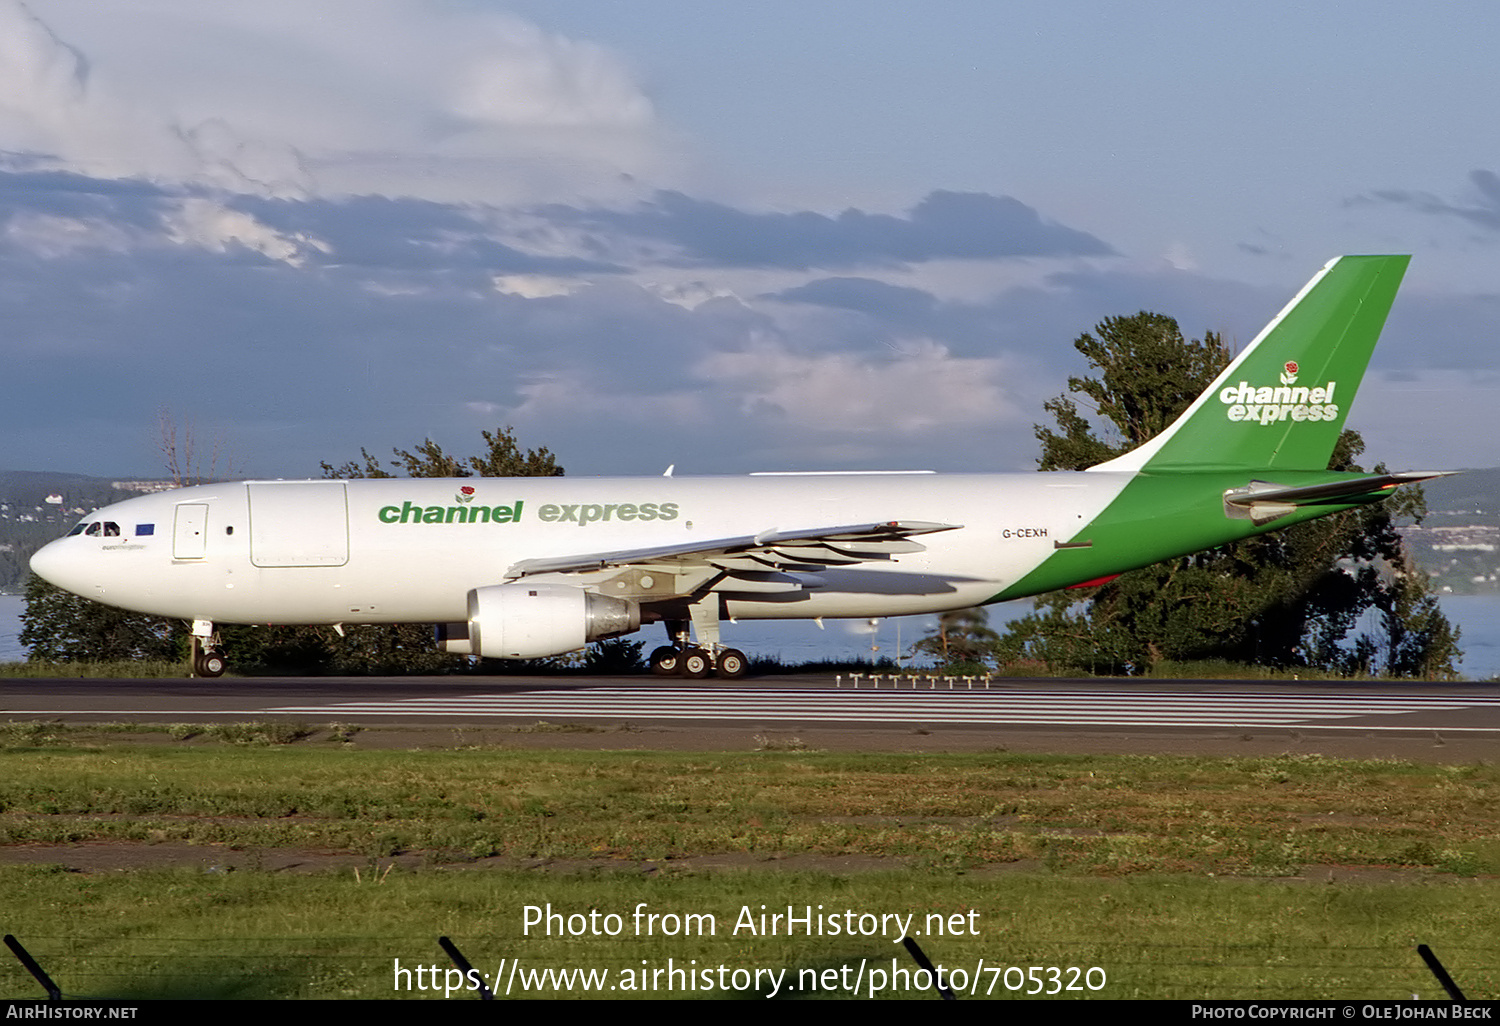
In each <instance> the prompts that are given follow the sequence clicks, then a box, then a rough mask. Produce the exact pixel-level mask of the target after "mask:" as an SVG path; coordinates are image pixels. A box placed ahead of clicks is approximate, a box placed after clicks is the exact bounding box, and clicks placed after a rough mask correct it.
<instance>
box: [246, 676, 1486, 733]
mask: <svg viewBox="0 0 1500 1026" xmlns="http://www.w3.org/2000/svg"><path fill="white" fill-rule="evenodd" d="M1478 707H1486V708H1488V709H1492V710H1493V709H1497V708H1500V699H1486V698H1474V699H1469V698H1464V697H1455V696H1449V695H1445V696H1432V697H1422V696H1417V697H1409V698H1408V697H1403V696H1392V695H1370V694H1358V695H1355V694H1351V695H1347V696H1346V695H1288V696H1284V697H1283V696H1275V695H1264V694H1250V693H1220V694H1210V695H1201V694H1199V695H1191V694H1182V693H1174V692H1135V691H1130V692H1127V691H1120V692H1108V691H1087V692H1068V691H1057V692H1049V691H1010V690H1001V689H993V690H988V691H986V690H977V691H969V690H954V691H946V690H937V691H930V690H905V691H896V690H889V689H888V690H884V691H876V690H873V689H862V690H857V691H856V690H853V689H845V690H833V691H830V690H827V689H809V690H768V689H736V688H712V687H705V688H671V689H654V688H653V689H647V688H589V689H581V690H577V691H566V692H556V691H539V692H516V693H509V694H503V695H472V696H466V697H450V698H418V699H406V700H402V701H396V702H339V703H332V704H328V705H317V706H285V707H279V708H275V709H270V710H268V711H269V712H274V713H279V714H287V715H304V716H327V717H339V716H354V715H359V716H396V717H400V716H466V717H469V716H472V717H505V718H534V717H560V716H561V717H569V716H571V717H607V718H612V719H621V720H630V719H632V718H635V719H658V720H740V721H747V722H753V723H764V722H767V721H795V722H836V721H843V722H854V723H954V724H963V723H969V724H977V725H984V724H1048V723H1050V724H1060V725H1088V726H1110V725H1120V726H1148V725H1149V726H1168V727H1170V726H1183V727H1187V726H1192V727H1214V726H1222V727H1248V726H1259V727H1265V726H1285V727H1296V726H1308V725H1313V724H1319V725H1334V724H1336V721H1341V720H1348V719H1351V718H1354V717H1372V716H1375V717H1380V716H1391V715H1400V714H1404V713H1427V714H1431V713H1433V712H1441V711H1459V710H1467V709H1475V708H1478ZM1454 719H1455V721H1457V722H1456V723H1455V725H1453V726H1445V727H1443V729H1445V730H1460V731H1466V730H1474V731H1483V730H1490V729H1496V728H1484V727H1472V726H1465V725H1462V719H1463V717H1462V716H1457V717H1454ZM1357 729H1364V730H1372V729H1387V730H1399V729H1413V728H1412V727H1411V726H1402V725H1399V724H1386V725H1369V724H1361V725H1359V726H1358V727H1357Z"/></svg>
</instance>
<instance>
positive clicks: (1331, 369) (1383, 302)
mask: <svg viewBox="0 0 1500 1026" xmlns="http://www.w3.org/2000/svg"><path fill="white" fill-rule="evenodd" d="M1410 259H1411V258H1410V257H1407V256H1344V257H1338V258H1336V259H1334V260H1331V261H1329V262H1328V264H1327V266H1325V267H1324V268H1323V270H1322V271H1321V272H1319V273H1318V275H1317V277H1315V278H1313V280H1312V281H1310V282H1308V283H1307V285H1306V286H1305V287H1304V288H1303V289H1302V291H1301V292H1299V293H1298V294H1297V296H1296V298H1294V299H1293V300H1292V301H1291V302H1290V303H1288V304H1287V306H1286V309H1284V310H1282V311H1281V313H1279V314H1277V315H1276V319H1275V320H1273V321H1272V322H1271V323H1270V324H1268V325H1266V327H1265V329H1264V330H1263V331H1262V332H1261V333H1260V334H1259V335H1257V336H1256V337H1255V340H1254V341H1253V342H1251V343H1250V345H1249V346H1247V347H1246V348H1245V351H1244V352H1242V353H1241V354H1240V355H1239V357H1238V358H1237V359H1236V360H1235V361H1234V362H1233V363H1231V364H1230V365H1229V366H1228V367H1227V368H1226V369H1225V370H1224V373H1223V374H1220V375H1219V377H1218V378H1217V379H1216V380H1215V381H1214V383H1213V384H1212V385H1210V386H1209V387H1208V390H1207V391H1205V392H1204V393H1203V394H1202V395H1200V396H1199V397H1198V398H1197V399H1196V400H1195V401H1194V402H1193V405H1191V406H1189V407H1188V408H1187V410H1186V411H1185V412H1184V413H1183V414H1182V416H1180V417H1178V418H1177V419H1176V420H1175V421H1173V422H1172V425H1171V426H1170V427H1168V428H1167V430H1165V431H1163V432H1162V433H1161V434H1159V435H1157V436H1156V437H1155V438H1153V439H1151V440H1150V441H1148V442H1146V443H1145V444H1144V445H1141V446H1139V447H1137V448H1135V449H1133V450H1131V451H1130V452H1127V453H1125V454H1124V455H1122V456H1118V457H1116V458H1115V459H1112V460H1110V461H1109V462H1107V463H1101V464H1099V465H1098V466H1097V467H1092V468H1090V469H1092V470H1114V471H1130V470H1187V469H1209V468H1216V469H1217V468H1229V467H1253V468H1257V469H1259V468H1275V469H1281V470H1325V469H1327V467H1328V459H1329V457H1330V456H1331V455H1332V453H1333V446H1334V443H1335V442H1337V441H1338V437H1339V433H1340V432H1341V431H1343V429H1344V419H1345V418H1346V417H1347V416H1348V412H1349V406H1350V405H1351V404H1352V403H1353V401H1354V392H1355V390H1356V389H1357V388H1358V387H1359V382H1360V379H1361V378H1363V377H1364V373H1365V367H1366V365H1367V364H1368V363H1369V362H1370V354H1371V353H1372V352H1373V351H1374V349H1375V343H1376V341H1377V340H1378V339H1379V338H1380V329H1381V328H1382V327H1383V326H1384V325H1385V318H1386V314H1388V313H1389V312H1390V309H1391V303H1392V302H1393V301H1394V300H1395V298H1396V289H1397V288H1398V287H1399V286H1400V284H1401V278H1402V275H1404V274H1405V273H1406V265H1407V263H1408V261H1410Z"/></svg>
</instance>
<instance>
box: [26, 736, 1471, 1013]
mask: <svg viewBox="0 0 1500 1026" xmlns="http://www.w3.org/2000/svg"><path fill="white" fill-rule="evenodd" d="M544 729H559V728H556V727H547V728H544ZM374 733H378V731H365V732H361V733H360V734H358V735H357V736H356V735H354V733H353V732H352V731H351V729H350V728H348V727H342V726H338V725H335V726H334V727H333V728H331V729H329V728H320V729H312V728H280V732H277V731H271V730H269V728H268V727H267V725H265V724H241V725H228V726H223V725H220V726H214V727H209V726H203V725H190V724H174V725H157V726H142V725H139V724H114V725H108V724H106V725H101V726H89V727H72V726H64V725H61V724H48V723H29V724H27V723H23V724H12V725H8V726H7V727H6V728H5V729H4V730H3V731H0V843H9V844H17V843H24V842H63V843H66V844H85V843H88V842H92V841H115V842H119V841H135V842H139V843H141V844H142V845H150V844H152V843H160V842H179V843H181V842H186V843H190V844H196V845H200V846H201V847H202V850H203V852H204V856H205V857H204V864H205V865H206V866H209V867H210V868H211V870H212V871H203V870H198V871H188V870H159V869H151V870H133V871H119V872H100V873H78V872H71V871H66V870H64V869H62V868H61V867H59V866H31V867H26V866H3V867H0V895H3V896H4V900H3V902H0V908H3V909H4V922H3V924H0V928H3V930H4V931H5V932H10V933H14V934H16V935H17V936H18V937H19V938H20V939H21V941H22V943H24V944H26V945H27V947H28V948H29V949H30V950H31V951H32V953H33V954H35V955H36V956H37V957H38V959H39V960H40V961H41V962H42V964H43V966H44V967H45V968H47V969H48V971H49V972H51V973H52V974H53V975H54V977H55V978H57V979H58V980H59V982H60V983H61V984H62V986H63V987H64V989H65V991H67V992H68V993H70V994H74V995H85V994H86V995H93V996H121V997H146V996H167V995H176V996H260V997H273V996H287V997H289V996H296V997H325V998H338V997H390V996H408V997H430V996H432V995H431V993H430V992H427V991H413V992H411V993H405V994H402V995H393V990H392V985H393V980H394V977H393V968H394V964H393V959H395V958H400V959H401V960H402V964H403V965H406V966H415V965H418V964H420V965H424V966H425V965H440V966H446V959H445V958H444V957H443V956H442V954H441V953H440V952H439V951H438V950H437V947H436V938H437V937H438V936H439V935H445V934H446V935H449V936H452V937H453V938H454V939H455V940H456V941H457V942H458V943H459V944H460V946H461V947H462V948H463V949H464V951H465V952H466V953H467V954H468V955H469V957H470V958H471V959H472V960H473V961H474V962H475V963H476V965H477V966H478V967H479V968H480V969H482V970H483V971H485V972H487V973H489V972H493V971H494V970H495V967H496V966H497V965H499V960H500V959H502V958H517V957H519V958H522V959H524V960H525V962H524V964H525V965H527V966H529V967H532V968H538V969H540V968H554V969H561V968H596V969H604V970H608V971H609V972H610V973H611V974H613V975H612V979H613V980H614V981H615V982H616V983H618V982H619V981H620V979H622V978H623V974H624V973H625V971H626V970H632V971H634V970H637V969H639V968H641V967H642V964H643V960H644V964H645V966H646V967H647V968H651V969H653V970H654V969H656V968H662V967H665V965H666V962H667V959H669V958H670V959H673V960H674V964H675V965H676V966H678V967H681V966H682V965H684V964H688V963H689V962H690V961H691V960H692V959H697V960H698V964H699V965H712V966H718V965H721V964H722V965H725V966H729V967H748V968H750V969H755V968H769V969H789V970H803V969H817V970H827V969H830V968H833V969H837V968H838V967H841V966H844V965H849V966H855V965H858V964H859V962H860V960H861V959H863V960H865V962H864V964H865V966H866V968H867V969H868V968H870V967H873V966H883V967H884V968H885V969H887V970H889V969H891V968H892V963H891V959H892V958H893V957H894V958H896V965H897V966H900V967H905V968H907V969H910V968H912V966H911V964H910V963H909V962H908V961H907V960H906V958H905V956H904V954H903V953H902V952H901V950H900V949H899V948H897V947H895V946H893V945H892V944H891V943H890V942H891V940H892V939H893V938H891V937H888V936H887V937H854V938H850V937H844V936H840V937H830V936H810V937H809V936H803V935H801V934H800V933H799V934H798V935H797V936H795V937H791V938H788V937H785V936H778V937H774V938H772V937H763V936H759V935H757V934H750V933H746V932H744V931H742V932H741V933H740V934H739V935H735V934H734V933H733V932H732V929H731V928H732V927H733V925H734V923H735V921H736V920H737V919H738V917H739V916H740V914H741V911H742V910H743V909H745V908H749V909H750V910H751V911H752V913H754V914H757V915H758V914H759V911H760V906H761V905H762V904H764V905H766V906H767V910H768V911H777V910H784V909H785V906H787V905H789V904H790V905H793V906H796V907H798V908H799V909H800V908H803V907H805V906H808V905H811V906H813V907H814V909H816V907H817V906H818V905H820V904H821V905H823V906H825V909H826V910H834V911H837V910H843V909H846V908H847V909H855V910H857V911H863V912H872V913H895V914H901V915H906V914H913V915H916V916H917V917H918V920H917V921H918V922H919V923H920V922H922V921H923V919H924V917H925V916H927V915H928V914H934V915H939V916H942V917H948V916H953V915H956V914H958V915H962V914H966V913H967V912H969V911H970V910H973V911H976V912H977V913H978V917H977V919H976V920H975V922H976V924H977V926H978V930H979V932H978V935H977V936H971V935H968V934H967V933H965V934H964V935H962V936H948V937H930V936H926V937H923V938H922V943H923V945H924V947H925V948H926V950H927V953H928V954H929V956H930V957H932V959H933V960H934V962H940V963H944V964H948V965H955V966H965V967H973V966H975V965H977V964H978V960H979V959H981V958H982V959H984V960H985V963H984V964H985V965H989V966H1000V967H1004V966H1009V965H1019V966H1032V965H1041V966H1051V965H1057V966H1060V967H1066V966H1075V965H1076V966H1080V967H1083V968H1087V967H1089V966H1097V967H1100V968H1102V969H1103V970H1104V971H1105V973H1106V975H1107V979H1108V983H1107V985H1106V987H1105V989H1104V990H1102V991H1099V992H1097V996H1104V997H1157V998H1183V997H1218V998H1261V999H1264V998H1273V997H1369V998H1375V997H1381V998H1406V997H1409V996H1410V994H1411V993H1413V992H1418V993H1422V994H1423V995H1424V996H1429V997H1437V996H1440V995H1439V993H1438V991H1437V988H1436V987H1435V985H1434V984H1433V983H1432V981H1431V978H1430V976H1428V975H1427V973H1426V970H1425V969H1424V968H1423V967H1422V966H1421V963H1420V961H1419V960H1418V959H1417V958H1416V956H1415V954H1414V953H1413V951H1412V950H1411V949H1412V945H1414V944H1415V943H1418V942H1425V943H1428V944H1431V945H1432V946H1433V947H1434V949H1435V950H1436V951H1437V953H1438V955H1439V957H1441V958H1443V960H1444V962H1445V963H1446V964H1447V965H1448V966H1449V968H1450V970H1451V971H1453V972H1454V974H1455V976H1456V977H1458V979H1459V982H1460V984H1461V985H1462V986H1464V987H1465V988H1466V990H1467V991H1468V992H1469V993H1470V995H1471V996H1479V997H1495V996H1496V995H1497V994H1500V947H1497V944H1496V942H1495V941H1494V939H1493V938H1494V937H1495V936H1496V932H1497V931H1496V927H1497V926H1500V922H1497V919H1500V912H1497V909H1500V902H1497V900H1496V899H1497V898H1500V886H1497V882H1496V873H1497V871H1500V842H1497V839H1496V836H1495V829H1494V824H1495V823H1496V822H1497V821H1500V816H1497V812H1500V810H1497V807H1496V793H1497V786H1496V785H1497V783H1500V781H1497V775H1500V770H1497V769H1496V768H1495V767H1492V766H1489V765H1483V764H1476V765H1467V766H1429V765H1418V764H1412V763H1404V762H1391V761H1378V760H1370V761H1346V760H1335V759H1326V758H1321V757H1316V756H1303V757H1292V756H1288V757H1281V758H1234V759H1210V758H1187V757H1166V756H1162V757H1146V756H1034V755H1017V754H1009V753H1003V752H996V753H988V754H964V755H890V754H884V755H881V754H839V753H830V752H813V751H798V750H774V751H756V750H754V749H755V748H756V747H757V745H758V744H759V743H760V742H758V741H757V740H756V739H755V738H754V737H747V738H746V743H745V750H744V751H743V752H738V753H714V754H705V753H679V752H639V751H536V750H511V749H506V748H503V747H495V746H485V747H476V746H462V747H459V746H455V747H452V748H448V749H444V750H424V751H390V750H380V749H375V748H372V749H362V748H359V747H357V746H356V745H353V744H351V743H350V738H351V737H355V740H356V741H360V740H363V739H365V738H367V737H368V736H369V735H371V734H374ZM271 848H280V849H296V850H299V851H306V852H313V853H316V852H335V853H349V854H352V855H353V856H355V857H356V858H357V859H358V860H359V862H358V864H359V865H360V866H361V872H360V873H359V875H358V876H357V877H356V874H355V872H354V871H352V869H349V868H345V869H342V870H339V871H336V872H335V871H330V872H324V873H318V874H312V875H300V876H299V875H288V874H280V873H272V872H270V871H266V870H260V869H241V870H239V871H234V872H229V871H224V870H225V868H226V867H227V865H228V863H229V861H231V860H230V859H229V858H228V857H227V855H228V853H229V852H230V851H231V850H234V849H242V850H245V851H246V852H247V853H248V854H247V855H246V858H245V861H248V862H249V863H251V864H252V865H253V864H254V863H255V856H254V854H253V853H254V852H256V851H259V850H263V849H271ZM397 853H401V854H402V855H403V856H404V858H403V866H406V867H413V868H400V867H398V868H394V869H393V868H391V867H392V862H391V857H392V856H393V855H395V854H397ZM486 856H500V857H501V858H499V859H498V860H497V861H496V862H495V863H493V864H486V865H485V867H484V868H470V867H471V860H473V859H475V858H478V857H486ZM699 857H712V858H715V859H717V860H718V861H719V863H721V864H724V865H728V866H733V867H737V868H734V869H728V870H720V871H714V872H710V871H708V870H706V869H704V868H702V866H703V863H702V862H700V861H698V858H699ZM58 859H59V861H60V862H62V863H66V862H68V855H67V850H66V849H64V850H63V851H62V852H61V853H60V854H59V856H58ZM546 866H552V867H554V868H553V869H552V870H551V871H548V870H545V869H543V868H540V867H546ZM843 866H852V867H857V868H856V869H850V870H848V871H845V872H839V873H835V872H832V871H831V870H833V869H835V868H838V867H843ZM416 867H420V868H416ZM526 867H536V868H526ZM809 867H812V868H809ZM1366 878H1373V879H1376V880H1378V881H1380V882H1372V883H1358V882H1349V881H1351V880H1360V879H1366ZM1334 880H1337V882H1333V881H1334ZM640 902H645V903H646V904H647V907H648V909H649V910H654V911H657V912H660V913H669V912H675V913H678V914H687V913H702V914H708V915H711V916H712V917H713V918H714V921H715V923H716V924H717V926H718V932H717V933H716V934H715V935H714V936H712V937H684V936H674V937H662V936H654V937H637V936H634V935H633V933H632V934H631V935H627V936H621V937H614V938H611V937H598V936H576V937H574V936H553V937H546V936H537V935H536V934H535V933H533V934H532V935H529V936H528V935H526V934H525V932H524V930H523V925H522V917H523V914H524V909H525V908H526V906H528V905H531V906H545V905H546V904H548V903H551V905H552V906H553V909H554V910H556V911H560V912H562V913H563V914H572V913H575V912H576V913H584V914H586V913H588V912H589V911H590V910H591V909H597V910H599V912H600V913H601V914H608V913H615V914H617V915H620V916H622V917H625V919H626V920H628V917H629V915H630V913H631V911H632V910H633V909H634V908H635V907H636V906H637V904H638V903H640ZM851 972H852V970H851ZM834 975H835V976H837V975H838V973H837V972H835V974H834ZM820 978H821V977H820ZM1010 979H1011V982H1012V983H1015V982H1016V981H1017V978H1016V977H1015V976H1014V975H1012V977H1011V978H1010ZM1096 979H1097V978H1096ZM994 982H995V981H994V980H992V979H991V978H989V977H988V976H986V977H985V978H984V979H983V980H982V981H981V983H980V987H981V990H982V989H984V988H985V987H987V986H989V985H990V984H991V983H994ZM868 983H869V981H868V979H866V985H867V986H868ZM995 990H996V994H995V995H992V996H1012V995H1010V994H1009V993H1008V992H1007V991H1006V989H1005V986H1004V981H1003V980H1000V982H998V983H995ZM570 993H572V994H573V996H582V994H581V992H580V991H579V990H578V989H577V987H576V986H575V987H574V988H573V990H572V991H570ZM1089 993H1090V992H1082V993H1080V994H1075V995H1074V996H1089ZM28 996H38V991H37V990H36V988H35V984H34V983H32V982H31V981H30V979H29V978H28V977H26V976H25V975H24V973H23V972H22V971H21V970H20V968H19V966H18V965H17V964H15V963H14V962H7V961H6V960H4V959H0V997H28ZM611 996H625V995H621V994H619V993H618V992H615V993H612V995H611ZM645 996H652V997H661V996H665V995H664V993H662V992H659V991H648V992H646V994H645ZM698 996H714V997H717V996H723V995H720V994H718V993H714V994H710V995H703V994H699V995H698ZM844 996H847V994H845V995H844ZM886 996H917V995H914V994H912V993H910V992H901V993H898V992H890V993H888V994H887V995H886ZM928 996H930V995H928Z"/></svg>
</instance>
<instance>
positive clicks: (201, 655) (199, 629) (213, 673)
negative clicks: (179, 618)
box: [191, 620, 228, 677]
mask: <svg viewBox="0 0 1500 1026" xmlns="http://www.w3.org/2000/svg"><path fill="white" fill-rule="evenodd" d="M192 640H193V647H192V658H191V662H192V667H193V671H192V672H193V676H194V677H222V676H224V670H225V669H227V666H228V664H227V663H226V662H225V661H224V653H223V652H221V651H219V636H218V635H217V634H215V633H214V625H213V621H212V620H194V621H193V635H192Z"/></svg>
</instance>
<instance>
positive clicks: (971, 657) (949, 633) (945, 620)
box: [911, 606, 1000, 666]
mask: <svg viewBox="0 0 1500 1026" xmlns="http://www.w3.org/2000/svg"><path fill="white" fill-rule="evenodd" d="M989 621H990V614H989V611H988V610H987V609H985V608H984V607H982V606H975V607H973V608H970V609H950V610H949V611H948V612H946V613H940V614H938V622H937V627H936V628H935V629H934V630H933V631H932V633H930V634H928V635H927V636H926V637H925V638H923V639H922V640H921V641H918V642H917V643H916V644H914V645H912V647H911V650H912V653H913V654H916V653H919V652H921V653H926V654H927V655H930V656H933V657H934V658H936V659H937V660H938V662H939V663H940V664H941V665H943V666H948V665H952V664H954V663H984V662H986V661H988V660H989V659H991V658H992V657H993V656H994V654H995V643H996V642H997V641H999V640H1000V635H998V634H996V633H995V632H994V631H993V630H991V629H990V625H989Z"/></svg>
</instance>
